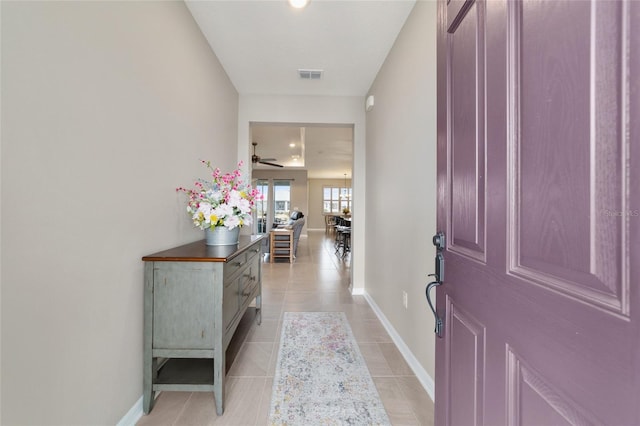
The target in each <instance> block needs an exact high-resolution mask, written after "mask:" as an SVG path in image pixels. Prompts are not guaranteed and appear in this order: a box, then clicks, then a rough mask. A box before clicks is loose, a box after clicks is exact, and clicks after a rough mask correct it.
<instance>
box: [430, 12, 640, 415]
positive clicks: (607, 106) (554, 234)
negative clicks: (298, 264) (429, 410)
mask: <svg viewBox="0 0 640 426" xmlns="http://www.w3.org/2000/svg"><path fill="white" fill-rule="evenodd" d="M438 26H439V28H438V189H439V190H438V194H439V195H438V197H439V199H438V226H439V229H440V230H442V231H444V232H445V233H446V236H447V248H446V250H445V253H444V256H445V265H446V274H445V283H444V285H442V286H440V287H439V288H438V290H437V304H438V312H439V314H440V315H441V316H442V317H444V325H445V328H444V333H443V338H441V339H436V340H437V343H436V380H435V382H436V420H435V423H436V425H439V426H440V425H563V424H585V425H586V424H603V425H640V327H639V324H640V312H638V311H639V310H640V284H639V281H640V2H639V1H606V0H597V1H587V0H580V1H578V0H568V1H566V0H565V1H560V0H559V1H548V0H543V1H539V0H537V1H533V0H521V1H503V0H489V1H482V0H476V1H463V0H439V7H438Z"/></svg>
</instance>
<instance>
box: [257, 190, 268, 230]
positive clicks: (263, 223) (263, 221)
mask: <svg viewBox="0 0 640 426" xmlns="http://www.w3.org/2000/svg"><path fill="white" fill-rule="evenodd" d="M256 188H257V189H258V191H260V193H261V194H262V197H263V198H262V200H258V201H256V216H257V218H258V234H265V233H266V232H267V229H268V227H267V223H269V222H268V221H267V213H268V211H269V181H268V180H267V179H258V182H257V183H256Z"/></svg>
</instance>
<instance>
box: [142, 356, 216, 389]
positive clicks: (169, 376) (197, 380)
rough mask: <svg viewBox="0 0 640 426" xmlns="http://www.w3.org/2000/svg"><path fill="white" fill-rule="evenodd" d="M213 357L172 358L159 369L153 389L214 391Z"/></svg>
mask: <svg viewBox="0 0 640 426" xmlns="http://www.w3.org/2000/svg"><path fill="white" fill-rule="evenodd" d="M214 362H215V360H214V359H211V358H206V359H203V358H172V359H169V360H167V362H166V363H164V365H163V366H162V367H161V368H160V369H159V370H158V377H157V379H156V380H155V381H154V383H153V390H154V391H159V390H166V391H213V363H214Z"/></svg>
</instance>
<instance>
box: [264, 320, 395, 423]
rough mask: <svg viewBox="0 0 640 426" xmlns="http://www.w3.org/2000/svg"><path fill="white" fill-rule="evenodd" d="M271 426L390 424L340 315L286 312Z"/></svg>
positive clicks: (276, 375)
mask: <svg viewBox="0 0 640 426" xmlns="http://www.w3.org/2000/svg"><path fill="white" fill-rule="evenodd" d="M269 423H270V424H271V425H290V426H294V425H295V426H297V425H304V426H307V425H309V426H313V425H389V424H391V423H390V422H389V418H388V417H387V413H386V412H385V410H384V407H383V405H382V402H381V401H380V396H379V395H378V391H377V390H376V387H375V385H374V383H373V380H372V379H371V375H370V374H369V370H368V369H367V366H366V364H365V362H364V359H363V358H362V354H361V353H360V350H359V349H358V344H357V343H356V341H355V339H354V338H353V333H352V332H351V328H350V327H349V323H348V322H347V318H346V316H345V314H344V313H343V312H285V314H284V322H283V326H282V337H281V339H280V350H279V352H278V363H277V365H276V373H275V377H274V382H273V392H272V397H271V412H270V414H269Z"/></svg>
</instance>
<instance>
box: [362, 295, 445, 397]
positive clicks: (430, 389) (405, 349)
mask: <svg viewBox="0 0 640 426" xmlns="http://www.w3.org/2000/svg"><path fill="white" fill-rule="evenodd" d="M353 294H355V293H353ZM364 298H365V300H366V301H367V302H368V303H369V306H371V309H373V311H374V312H375V313H376V315H377V317H378V319H379V320H380V322H381V323H382V325H383V326H384V328H385V329H386V330H387V333H389V336H391V340H393V343H395V344H396V346H397V347H398V350H399V351H400V353H401V354H402V356H403V357H404V359H405V361H407V364H409V367H411V370H413V372H414V374H415V375H416V377H417V378H418V381H419V382H420V384H421V385H422V387H423V388H424V390H425V391H426V392H427V393H428V394H429V397H430V398H431V400H432V401H435V397H434V395H435V385H434V382H433V379H432V378H431V376H430V375H429V373H427V370H425V369H424V367H422V365H421V364H420V362H419V361H418V359H417V358H416V357H415V356H414V355H413V353H412V352H411V350H410V349H409V346H407V344H406V343H405V342H404V340H402V337H400V335H399V334H398V332H397V331H396V330H395V328H393V326H392V325H391V323H390V322H389V320H388V319H387V317H386V316H385V315H384V314H383V313H382V310H381V309H380V307H379V306H378V305H377V304H376V302H375V301H374V300H373V298H372V297H371V296H370V295H369V293H367V292H366V291H365V292H364Z"/></svg>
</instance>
